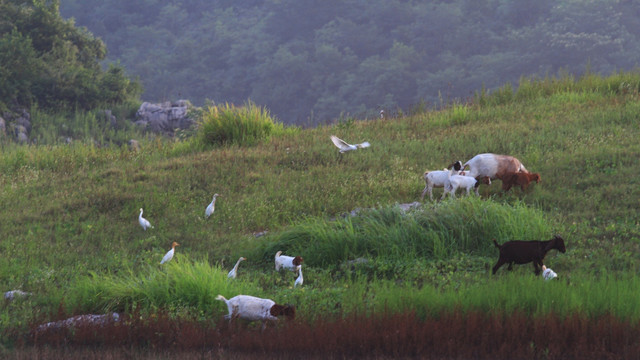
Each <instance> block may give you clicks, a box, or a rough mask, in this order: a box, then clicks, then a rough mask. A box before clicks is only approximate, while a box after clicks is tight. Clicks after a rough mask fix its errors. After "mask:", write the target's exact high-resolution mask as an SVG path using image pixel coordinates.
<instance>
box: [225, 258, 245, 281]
mask: <svg viewBox="0 0 640 360" xmlns="http://www.w3.org/2000/svg"><path fill="white" fill-rule="evenodd" d="M242 260H247V259H246V258H244V257H240V259H238V262H237V263H236V266H234V267H233V269H231V271H229V274H228V275H227V277H228V278H229V279H235V278H236V275H237V274H238V265H240V261H242Z"/></svg>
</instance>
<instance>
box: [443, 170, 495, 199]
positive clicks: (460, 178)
mask: <svg viewBox="0 0 640 360" xmlns="http://www.w3.org/2000/svg"><path fill="white" fill-rule="evenodd" d="M449 174H450V176H449V184H450V187H449V189H448V192H449V194H451V196H452V197H454V198H455V197H456V191H457V190H458V188H460V187H462V188H465V189H467V195H469V191H471V188H475V190H476V195H480V194H479V193H478V187H480V184H486V185H491V179H490V178H489V177H488V176H482V177H478V178H479V180H476V179H475V178H472V177H471V176H465V175H453V174H451V173H449ZM460 174H462V173H460ZM446 193H447V189H446V188H445V194H446Z"/></svg>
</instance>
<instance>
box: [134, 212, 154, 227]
mask: <svg viewBox="0 0 640 360" xmlns="http://www.w3.org/2000/svg"><path fill="white" fill-rule="evenodd" d="M138 222H139V223H140V226H142V228H143V229H144V230H145V231H147V229H148V228H153V226H151V223H150V222H149V220H147V219H145V218H143V217H142V208H140V216H138Z"/></svg>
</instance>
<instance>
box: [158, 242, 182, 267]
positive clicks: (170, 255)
mask: <svg viewBox="0 0 640 360" xmlns="http://www.w3.org/2000/svg"><path fill="white" fill-rule="evenodd" d="M176 246H180V244H178V243H177V242H175V241H174V242H173V243H172V244H171V250H169V251H168V252H167V253H166V254H165V255H164V257H163V258H162V261H160V264H164V263H166V262H167V261H169V260H171V259H173V253H174V252H175V250H176Z"/></svg>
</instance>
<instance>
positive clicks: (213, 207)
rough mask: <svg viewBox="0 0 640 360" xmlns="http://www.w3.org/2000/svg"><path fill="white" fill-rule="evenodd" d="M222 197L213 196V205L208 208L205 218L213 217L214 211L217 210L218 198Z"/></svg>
mask: <svg viewBox="0 0 640 360" xmlns="http://www.w3.org/2000/svg"><path fill="white" fill-rule="evenodd" d="M218 196H220V195H218V194H213V200H211V204H209V206H207V209H206V210H205V211H204V216H205V218H207V219H208V218H209V216H211V214H213V211H214V210H215V209H216V198H217V197H218Z"/></svg>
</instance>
